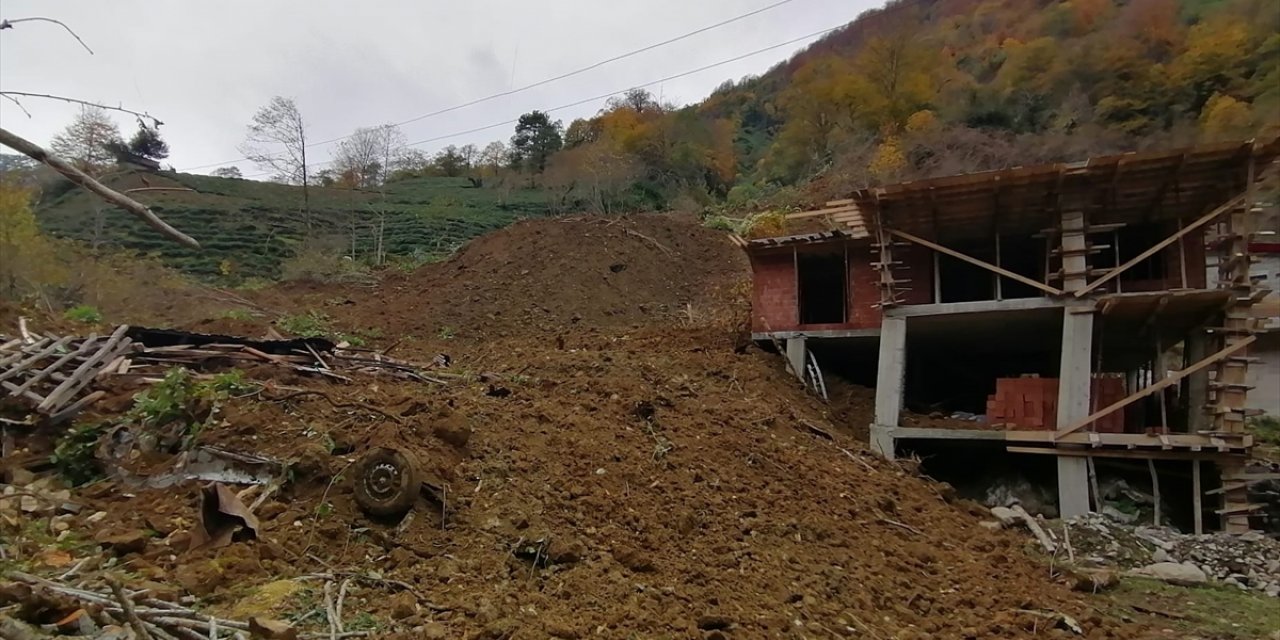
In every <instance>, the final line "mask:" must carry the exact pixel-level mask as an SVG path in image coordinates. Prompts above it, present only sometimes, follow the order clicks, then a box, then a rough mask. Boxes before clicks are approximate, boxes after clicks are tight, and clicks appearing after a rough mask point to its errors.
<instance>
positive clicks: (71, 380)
mask: <svg viewBox="0 0 1280 640" xmlns="http://www.w3.org/2000/svg"><path fill="white" fill-rule="evenodd" d="M128 330H129V325H126V324H122V325H120V326H119V327H118V328H116V330H115V333H112V334H111V337H110V338H109V339H107V342H106V344H104V345H103V346H102V348H101V349H99V350H98V352H97V353H95V354H93V355H92V356H89V359H88V360H85V361H84V362H83V363H82V364H81V365H80V366H79V367H78V368H77V369H76V370H75V372H74V373H72V374H71V375H70V376H67V379H66V380H65V381H64V382H63V383H62V384H60V385H58V387H57V388H56V389H54V390H53V391H52V392H50V393H49V395H47V396H45V398H44V402H41V403H40V406H38V407H36V410H37V411H40V412H46V413H47V412H48V411H50V410H56V409H57V408H59V407H61V406H62V402H63V398H65V397H69V396H71V395H74V394H75V393H76V392H77V391H79V390H80V389H81V388H83V387H84V385H86V384H89V381H90V380H92V377H91V376H88V375H87V374H88V373H89V372H91V371H93V368H94V367H95V366H97V364H98V363H99V362H101V361H103V360H105V359H107V357H109V356H114V355H115V351H116V348H117V346H119V345H121V344H122V343H123V344H125V345H127V344H128V343H129V339H128V338H125V337H124V334H125V332H126V331H128Z"/></svg>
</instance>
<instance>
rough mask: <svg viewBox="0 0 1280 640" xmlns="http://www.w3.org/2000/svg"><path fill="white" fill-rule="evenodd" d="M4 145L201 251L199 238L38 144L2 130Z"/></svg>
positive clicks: (1, 136)
mask: <svg viewBox="0 0 1280 640" xmlns="http://www.w3.org/2000/svg"><path fill="white" fill-rule="evenodd" d="M0 144H3V145H5V146H6V147H9V148H11V149H14V150H15V151H18V152H20V153H22V154H24V155H26V156H28V157H30V158H32V159H35V160H38V161H40V162H43V163H45V164H47V165H49V166H50V167H52V168H53V169H54V170H55V171H57V172H58V173H61V174H62V175H63V176H65V177H66V178H67V179H68V180H70V181H71V182H74V183H75V184H77V185H80V186H81V187H84V188H85V189H88V190H89V191H92V192H93V193H96V194H98V195H99V196H101V197H102V199H103V200H106V201H107V202H110V203H111V204H114V205H116V206H117V207H120V208H121V209H124V210H125V211H128V212H129V213H132V214H133V215H135V216H137V217H138V218H140V219H141V220H142V221H143V222H145V223H147V224H148V225H149V226H150V227H151V228H152V229H155V230H156V231H159V232H160V233H161V234H163V235H165V236H167V237H169V238H171V239H173V240H175V241H177V242H179V243H180V244H183V245H186V246H188V247H191V248H193V249H199V248H200V243H199V242H196V240H195V238H192V237H191V236H189V235H187V234H185V233H183V232H181V231H178V230H177V229H175V228H173V227H171V226H169V223H167V222H165V221H164V220H161V219H160V218H159V216H157V215H156V214H155V213H153V212H152V211H151V209H148V208H147V206H146V205H144V204H142V203H141V202H138V201H137V200H134V199H133V198H130V197H129V196H126V195H124V194H123V193H119V192H117V191H113V190H112V189H110V188H108V187H107V186H106V185H103V184H102V183H101V182H98V181H97V180H94V179H93V178H92V177H91V176H89V174H87V173H85V172H83V171H81V170H79V169H77V168H75V167H73V166H71V164H70V163H68V162H67V161H66V160H63V159H62V158H59V157H57V156H54V155H51V154H50V153H49V152H48V151H45V150H44V149H42V148H41V147H40V146H38V145H36V144H35V143H32V142H29V141H27V140H25V139H23V138H20V137H18V136H16V135H14V134H13V133H10V132H9V131H6V130H5V129H3V128H0Z"/></svg>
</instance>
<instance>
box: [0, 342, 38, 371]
mask: <svg viewBox="0 0 1280 640" xmlns="http://www.w3.org/2000/svg"><path fill="white" fill-rule="evenodd" d="M48 343H49V338H41V339H39V340H38V341H36V342H35V343H33V344H31V345H30V346H25V347H22V348H21V349H19V350H18V351H15V352H14V353H11V354H9V355H7V356H5V357H4V358H2V359H0V367H4V366H7V365H9V364H10V363H13V362H17V361H19V360H21V359H22V356H26V355H30V354H31V352H32V350H33V349H41V348H43V347H44V346H45V345H46V344H48Z"/></svg>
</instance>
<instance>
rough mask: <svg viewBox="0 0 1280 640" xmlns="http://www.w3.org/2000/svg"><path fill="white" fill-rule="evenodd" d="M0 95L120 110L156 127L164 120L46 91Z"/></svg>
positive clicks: (140, 112) (147, 114) (131, 110)
mask: <svg viewBox="0 0 1280 640" xmlns="http://www.w3.org/2000/svg"><path fill="white" fill-rule="evenodd" d="M0 96H4V97H6V98H9V99H10V100H13V101H14V102H17V100H14V98H13V96H24V97H27V98H47V99H49V100H61V101H63V102H70V103H72V104H80V105H84V106H86V107H97V108H99V109H107V110H110V111H119V112H121V113H127V114H129V115H131V116H133V117H135V118H139V119H141V118H147V119H148V120H150V121H151V122H152V124H153V125H154V126H157V127H158V126H160V125H162V124H164V122H162V121H161V120H160V119H159V118H157V117H155V116H153V115H151V114H149V113H147V112H145V111H134V110H133V109H126V108H124V107H111V106H107V105H105V104H98V103H97V102H89V101H88V100H80V99H79V98H68V97H66V96H55V95H51V94H48V93H28V92H26V91H0ZM23 111H26V109H23ZM28 115H30V114H28Z"/></svg>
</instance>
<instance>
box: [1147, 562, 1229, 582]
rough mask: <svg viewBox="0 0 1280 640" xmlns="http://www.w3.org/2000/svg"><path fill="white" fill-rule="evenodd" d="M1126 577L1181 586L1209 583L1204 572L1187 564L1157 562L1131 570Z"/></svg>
mask: <svg viewBox="0 0 1280 640" xmlns="http://www.w3.org/2000/svg"><path fill="white" fill-rule="evenodd" d="M1127 575H1131V576H1138V577H1142V578H1154V579H1156V580H1162V581H1164V582H1168V583H1169V584H1176V585H1181V586H1193V585H1198V584H1204V583H1206V582H1208V581H1209V576H1207V575H1205V573H1204V571H1201V570H1200V567H1197V566H1195V565H1194V564H1191V563H1189V562H1188V563H1181V564H1180V563H1177V562H1157V563H1155V564H1149V565H1147V566H1145V567H1141V568H1138V569H1132V570H1130V571H1129V572H1128V574H1127Z"/></svg>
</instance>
